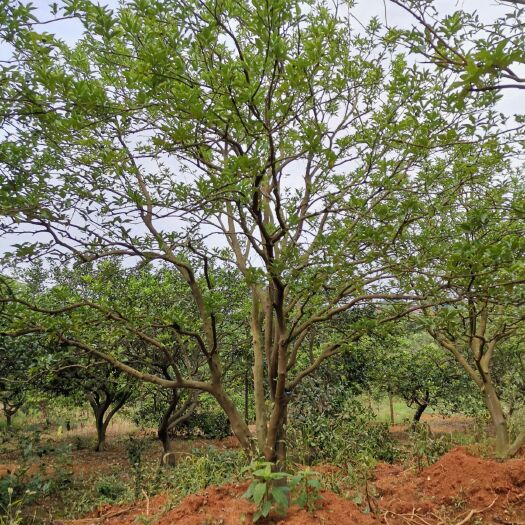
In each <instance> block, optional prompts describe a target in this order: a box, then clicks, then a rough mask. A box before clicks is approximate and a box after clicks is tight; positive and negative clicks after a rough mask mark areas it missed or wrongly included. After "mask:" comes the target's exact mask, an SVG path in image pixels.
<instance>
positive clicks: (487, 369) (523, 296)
mask: <svg viewBox="0 0 525 525" xmlns="http://www.w3.org/2000/svg"><path fill="white" fill-rule="evenodd" d="M494 153H495V152H494V151H492V152H491V150H490V148H483V149H482V150H480V151H479V155H477V156H476V157H475V159H476V162H475V164H473V160H474V158H473V157H469V156H466V157H464V158H463V159H461V160H460V161H458V162H457V163H456V164H454V165H452V166H449V167H448V171H449V178H448V183H447V182H445V181H447V178H446V177H444V176H442V177H440V179H439V180H438V179H436V182H438V185H437V186H439V187H441V191H447V189H446V186H448V187H452V186H454V185H457V184H458V183H459V181H460V180H462V181H463V182H462V183H461V187H460V190H459V191H457V192H455V195H454V196H452V195H451V198H450V201H449V205H448V206H447V207H444V208H442V209H441V210H440V213H439V214H436V215H435V216H434V217H432V218H429V219H427V220H426V221H424V222H419V223H418V224H417V225H416V223H414V224H412V225H411V227H410V228H408V229H407V231H406V232H404V235H403V239H400V241H399V243H398V246H397V247H398V250H399V252H400V253H401V252H403V254H404V257H405V259H404V260H405V261H406V264H410V265H412V267H413V272H412V273H411V275H409V276H408V275H406V274H405V275H404V276H403V277H402V278H401V281H402V283H403V286H404V287H405V289H406V290H412V291H413V292H414V293H418V294H422V295H425V296H427V297H429V296H430V295H431V296H433V297H434V301H433V302H434V305H433V306H432V307H428V306H426V307H424V308H421V309H420V310H419V311H417V314H416V315H415V319H417V320H418V321H419V322H420V323H421V324H422V326H424V327H425V328H426V330H427V331H428V332H429V333H430V334H431V335H432V336H433V337H434V339H435V340H436V341H437V342H438V343H439V344H440V345H441V347H442V348H443V349H444V350H446V351H447V352H449V353H450V354H451V355H452V356H453V357H454V358H455V359H456V360H457V362H458V363H459V364H460V365H461V366H462V367H463V369H464V370H465V372H466V374H468V376H469V377H470V379H471V380H472V382H473V385H476V387H477V388H478V389H479V392H480V393H481V395H482V397H483V400H484V402H485V405H486V408H487V410H488V412H489V414H490V417H491V419H492V422H493V424H494V428H495V431H496V451H497V453H498V455H501V456H503V455H512V454H514V453H516V452H517V450H518V449H519V448H520V446H521V445H522V444H523V443H524V442H525V430H522V431H521V432H519V433H518V435H517V436H516V438H515V440H514V441H511V440H510V436H509V429H508V421H507V414H506V411H505V409H504V406H503V403H502V401H501V399H500V393H501V392H498V388H497V385H498V383H501V381H502V378H501V377H499V378H498V377H494V376H493V375H494V374H495V373H496V374H497V373H498V372H499V373H500V374H501V373H502V372H504V371H502V369H501V367H499V368H494V366H493V364H494V361H495V356H496V355H498V354H500V353H503V354H505V353H506V352H507V350H506V348H505V344H504V343H505V342H506V341H508V340H509V339H511V338H516V337H519V336H520V334H522V333H523V330H524V329H525V265H524V260H525V241H524V239H525V236H524V232H525V222H524V218H525V214H524V208H523V203H524V200H523V183H522V181H521V173H517V176H516V177H515V176H514V174H513V170H512V169H511V167H510V166H509V163H508V162H505V161H503V160H502V158H501V155H500V154H496V155H494ZM465 173H469V174H470V175H469V180H466V179H465V178H464V175H465ZM494 173H497V177H495V176H494V175H493V174H494ZM444 183H445V186H441V185H442V184H444ZM437 186H436V191H439V190H438V187H437ZM427 205H429V206H431V205H432V204H431V202H427ZM431 302H432V301H431ZM501 360H503V362H504V355H502V356H501V358H500V361H501Z"/></svg>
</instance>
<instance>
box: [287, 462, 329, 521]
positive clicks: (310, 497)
mask: <svg viewBox="0 0 525 525" xmlns="http://www.w3.org/2000/svg"><path fill="white" fill-rule="evenodd" d="M290 488H291V489H292V490H294V491H295V492H296V497H295V499H294V503H296V504H297V505H299V507H302V508H303V509H306V510H307V511H308V512H313V511H314V510H315V509H316V508H317V505H318V504H319V501H320V500H321V499H322V497H321V492H320V491H321V481H320V480H319V475H318V474H317V472H314V471H313V470H310V469H308V468H307V469H305V470H300V471H299V472H298V473H297V474H295V475H294V476H292V477H291V478H290Z"/></svg>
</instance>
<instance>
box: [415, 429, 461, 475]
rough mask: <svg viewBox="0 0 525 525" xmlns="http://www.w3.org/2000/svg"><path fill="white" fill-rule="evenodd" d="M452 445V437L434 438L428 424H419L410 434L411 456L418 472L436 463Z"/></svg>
mask: <svg viewBox="0 0 525 525" xmlns="http://www.w3.org/2000/svg"><path fill="white" fill-rule="evenodd" d="M452 445H453V442H452V438H451V437H450V436H447V435H444V436H438V437H436V436H434V435H433V434H432V431H431V430H430V426H429V425H428V424H427V423H422V422H420V423H418V424H417V425H415V426H414V428H413V429H412V432H411V433H410V456H411V458H412V459H413V460H414V462H415V464H416V468H417V470H418V472H420V471H421V470H423V468H424V467H426V466H429V465H431V464H432V463H434V462H436V461H437V460H438V459H439V458H440V457H441V456H442V455H443V454H445V453H446V452H447V451H448V450H450V448H451V447H452Z"/></svg>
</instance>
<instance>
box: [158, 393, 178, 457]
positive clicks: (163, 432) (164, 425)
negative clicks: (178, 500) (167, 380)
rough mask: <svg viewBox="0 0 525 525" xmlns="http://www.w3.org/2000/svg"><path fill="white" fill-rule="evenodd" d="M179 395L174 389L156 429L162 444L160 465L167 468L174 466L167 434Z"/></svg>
mask: <svg viewBox="0 0 525 525" xmlns="http://www.w3.org/2000/svg"><path fill="white" fill-rule="evenodd" d="M179 399H180V398H179V395H178V393H177V391H176V390H175V389H174V390H173V394H172V398H171V402H170V405H169V407H168V408H167V409H166V412H164V415H163V416H162V419H161V420H160V423H159V427H158V429H157V436H158V438H159V440H160V442H161V443H162V452H163V454H162V458H161V460H160V464H161V465H169V466H172V467H173V466H175V454H174V453H173V451H172V449H171V438H170V434H169V430H170V418H171V416H172V414H173V412H174V411H175V409H176V408H177V405H178V403H179Z"/></svg>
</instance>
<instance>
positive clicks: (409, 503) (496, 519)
mask: <svg viewBox="0 0 525 525" xmlns="http://www.w3.org/2000/svg"><path fill="white" fill-rule="evenodd" d="M328 467H330V466H326V468H323V467H320V468H319V469H317V470H319V471H320V472H321V473H323V471H324V470H329V471H330V472H332V470H333V469H336V467H333V468H332V467H330V468H328ZM373 485H374V486H375V488H376V490H375V491H371V497H372V499H373V501H372V503H373V504H374V505H373V506H374V508H375V510H376V511H377V513H376V515H375V516H374V515H369V514H364V513H362V512H361V511H360V510H359V508H358V507H357V506H356V505H355V504H354V503H352V502H351V501H349V500H347V499H344V498H341V497H339V496H336V495H335V494H333V493H331V492H327V491H324V492H323V493H322V495H323V500H322V503H321V504H320V506H319V509H318V510H316V511H315V512H314V513H312V514H309V513H308V512H306V511H305V510H304V509H300V508H299V507H297V506H293V507H292V508H291V509H290V511H289V513H288V516H287V517H286V518H281V517H278V516H272V517H271V519H270V520H267V521H266V522H265V521H261V522H260V523H261V524H262V523H267V524H270V523H271V524H274V525H321V524H322V525H374V524H375V525H378V524H379V523H383V524H386V525H401V524H403V525H444V524H455V525H460V524H461V525H467V524H468V525H473V524H475V523H477V524H481V523H483V524H505V523H507V524H514V525H525V459H524V458H521V459H513V460H509V461H505V462H497V461H494V460H490V459H482V458H479V457H475V456H473V455H471V454H469V453H468V452H467V451H466V450H465V449H464V448H456V449H454V450H452V451H450V452H448V453H447V454H445V455H444V456H443V457H442V458H441V459H440V460H439V461H438V462H437V463H435V464H434V465H431V466H430V467H428V468H426V469H424V470H423V471H421V472H420V473H416V472H415V471H414V470H413V469H409V470H403V468H402V467H400V466H397V465H386V464H380V465H379V466H378V467H377V469H376V471H375V480H374V481H373ZM246 487H247V483H243V484H241V485H238V484H237V485H231V484H230V485H224V486H221V487H209V488H208V489H207V490H206V491H204V492H201V493H199V494H196V495H192V496H189V497H187V498H185V499H184V500H183V501H182V502H181V503H180V504H179V505H178V506H176V507H175V508H173V509H170V510H169V507H168V506H167V496H166V495H160V496H156V497H155V498H151V499H150V500H149V501H144V500H142V501H140V502H136V503H135V504H133V505H130V506H126V507H109V506H108V507H105V508H102V509H99V511H98V513H97V514H96V517H93V518H92V519H93V521H92V522H93V523H98V524H101V523H102V524H104V525H136V523H139V521H138V520H137V519H136V518H137V517H138V516H146V517H149V518H150V519H151V520H152V523H155V525H172V524H177V525H242V524H246V525H248V524H250V523H251V522H252V514H253V510H254V506H253V505H252V504H251V503H249V502H248V501H246V500H244V499H242V498H241V495H242V493H243V492H244V491H245V490H246ZM372 494H374V495H373V496H372ZM69 523H71V522H69ZM78 523H79V524H80V523H82V525H88V523H89V519H84V520H79V521H78Z"/></svg>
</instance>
